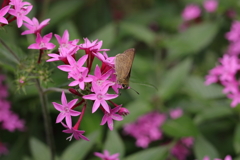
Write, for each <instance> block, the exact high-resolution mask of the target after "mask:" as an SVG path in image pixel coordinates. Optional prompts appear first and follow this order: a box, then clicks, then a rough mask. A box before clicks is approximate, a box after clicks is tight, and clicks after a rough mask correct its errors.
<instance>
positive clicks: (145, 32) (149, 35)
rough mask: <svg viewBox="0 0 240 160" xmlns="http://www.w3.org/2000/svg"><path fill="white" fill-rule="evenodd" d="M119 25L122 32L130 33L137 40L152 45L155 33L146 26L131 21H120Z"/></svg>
mask: <svg viewBox="0 0 240 160" xmlns="http://www.w3.org/2000/svg"><path fill="white" fill-rule="evenodd" d="M120 27H121V29H122V30H123V31H124V32H126V33H128V34H130V35H132V36H133V37H135V38H137V39H138V40H141V41H143V42H145V43H146V44H148V45H149V46H152V45H153V42H154V39H155V33H153V32H152V31H151V30H150V29H149V28H148V27H147V26H143V25H141V24H134V23H131V22H122V23H121V24H120Z"/></svg>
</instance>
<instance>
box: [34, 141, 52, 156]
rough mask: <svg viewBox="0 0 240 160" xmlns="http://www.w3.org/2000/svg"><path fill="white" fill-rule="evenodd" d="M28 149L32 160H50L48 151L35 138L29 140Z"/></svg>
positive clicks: (47, 148) (46, 147) (45, 146)
mask: <svg viewBox="0 0 240 160" xmlns="http://www.w3.org/2000/svg"><path fill="white" fill-rule="evenodd" d="M30 149H31V153H32V156H33V158H34V160H50V159H51V156H50V149H49V147H48V146H47V145H45V144H44V143H42V142H41V141H39V140H38V139H36V138H33V137H32V138H31V139H30Z"/></svg>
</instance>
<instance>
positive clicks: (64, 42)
mask: <svg viewBox="0 0 240 160" xmlns="http://www.w3.org/2000/svg"><path fill="white" fill-rule="evenodd" d="M55 37H56V39H57V41H58V43H59V44H60V47H59V51H60V52H62V49H63V48H66V49H67V50H69V51H71V50H72V49H74V48H75V47H77V43H78V41H79V39H75V40H73V41H69V33H68V30H65V31H64V32H63V36H62V37H60V36H59V35H57V34H55ZM77 48H78V47H77Z"/></svg>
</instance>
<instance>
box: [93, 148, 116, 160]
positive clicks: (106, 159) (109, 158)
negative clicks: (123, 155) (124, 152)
mask: <svg viewBox="0 0 240 160" xmlns="http://www.w3.org/2000/svg"><path fill="white" fill-rule="evenodd" d="M94 155H95V156H97V157H99V158H101V160H119V158H118V157H119V153H115V154H113V155H110V153H109V152H108V151H107V150H104V151H103V154H102V153H99V152H94Z"/></svg>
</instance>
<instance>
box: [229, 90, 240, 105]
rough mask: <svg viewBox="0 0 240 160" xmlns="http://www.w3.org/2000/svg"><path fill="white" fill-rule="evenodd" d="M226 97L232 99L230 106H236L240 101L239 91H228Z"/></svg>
mask: <svg viewBox="0 0 240 160" xmlns="http://www.w3.org/2000/svg"><path fill="white" fill-rule="evenodd" d="M227 97H228V98H230V99H232V102H231V107H236V106H237V105H238V104H239V103H240V92H239V91H238V92H237V93H230V94H228V95H227Z"/></svg>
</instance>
